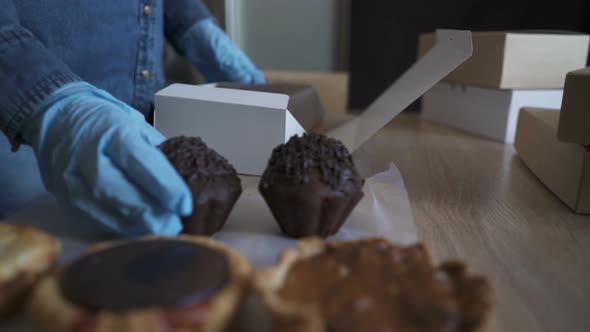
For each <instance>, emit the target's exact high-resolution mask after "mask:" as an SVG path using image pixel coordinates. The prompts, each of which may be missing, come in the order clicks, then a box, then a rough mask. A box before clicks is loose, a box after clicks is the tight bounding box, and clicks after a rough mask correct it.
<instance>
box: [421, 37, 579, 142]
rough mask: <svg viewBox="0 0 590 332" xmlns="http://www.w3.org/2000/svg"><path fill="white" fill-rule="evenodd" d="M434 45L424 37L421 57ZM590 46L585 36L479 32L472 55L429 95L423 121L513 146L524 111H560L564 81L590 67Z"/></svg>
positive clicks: (426, 97)
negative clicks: (571, 73)
mask: <svg viewBox="0 0 590 332" xmlns="http://www.w3.org/2000/svg"><path fill="white" fill-rule="evenodd" d="M433 43H434V35H432V34H423V35H421V36H420V42H419V50H418V53H419V55H420V56H421V55H423V54H424V53H425V52H426V51H427V50H428V49H429V48H430V47H431V46H432V44H433ZM589 43H590V37H589V36H587V35H580V34H539V33H524V32H523V33H517V32H478V33H474V34H473V56H472V57H471V59H469V60H467V61H466V62H465V63H464V64H463V65H461V66H460V67H459V68H457V69H456V70H455V71H453V72H452V73H451V74H450V75H448V76H447V77H446V78H445V80H444V81H443V82H441V83H439V84H437V85H436V86H435V87H434V88H433V89H431V90H430V91H429V92H428V93H426V94H425V95H424V97H423V99H422V103H423V107H422V116H423V118H425V119H427V120H431V121H434V122H438V123H442V124H445V125H448V126H451V127H455V128H459V129H462V130H465V131H468V132H471V133H474V134H476V135H480V136H484V137H488V138H491V139H494V140H497V141H501V142H504V143H513V142H514V137H515V133H516V125H517V120H518V114H519V111H520V109H521V108H522V107H524V106H532V107H549V108H559V107H560V105H561V99H562V95H563V84H564V81H565V76H566V74H567V73H568V72H569V71H572V70H574V69H577V68H581V67H584V66H585V65H586V60H587V55H588V46H589Z"/></svg>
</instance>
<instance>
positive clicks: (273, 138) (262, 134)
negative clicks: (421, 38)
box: [154, 30, 473, 175]
mask: <svg viewBox="0 0 590 332" xmlns="http://www.w3.org/2000/svg"><path fill="white" fill-rule="evenodd" d="M472 51H473V47H472V43H471V32H469V31H459V30H440V31H438V32H437V43H436V44H435V46H434V47H433V48H432V49H431V50H430V51H429V52H428V53H427V54H426V55H424V56H423V57H422V58H421V59H419V60H418V62H417V63H416V64H414V65H413V66H412V67H410V68H409V69H408V71H406V73H404V74H403V75H402V76H401V77H400V78H399V79H398V80H397V81H396V82H394V83H393V84H392V85H391V86H390V87H389V88H388V89H387V91H385V93H384V94H383V95H381V96H380V97H379V98H378V99H377V100H376V101H375V102H373V104H371V105H370V106H369V108H368V109H367V110H366V111H365V112H364V113H363V114H362V115H361V116H359V117H356V118H354V119H352V120H351V121H349V122H346V123H344V124H343V125H341V126H339V127H337V128H335V129H334V130H333V131H330V132H328V133H327V135H328V136H330V137H333V138H336V139H338V140H340V141H342V142H343V143H344V145H345V146H346V147H347V148H348V149H349V150H350V151H351V152H353V151H354V150H356V149H357V148H358V147H360V146H361V145H362V144H363V143H364V142H366V141H367V140H368V139H369V138H371V137H372V136H373V135H374V134H375V133H376V132H377V131H379V130H380V129H381V128H383V126H385V125H386V124H387V123H388V122H389V121H391V120H392V119H393V118H394V117H396V116H397V115H398V114H399V113H400V112H401V111H403V110H404V109H405V108H406V107H407V106H408V105H410V104H411V103H412V102H414V101H415V100H416V99H418V98H419V97H420V96H421V95H423V94H424V93H425V92H426V91H428V90H429V89H430V88H431V87H432V86H434V85H435V84H436V83H437V82H439V81H440V80H441V79H443V78H444V77H445V76H446V75H448V74H449V73H450V72H451V71H452V70H454V69H455V68H457V66H459V65H460V64H462V63H463V62H464V61H465V60H466V59H468V58H469V57H470V56H471V53H472ZM288 101H289V99H288V96H286V95H280V94H271V93H262V92H254V91H245V90H232V89H222V88H216V87H214V86H190V85H182V84H174V85H171V86H169V87H167V88H165V89H163V90H162V91H160V92H158V93H157V94H156V96H155V115H154V125H155V127H156V129H158V130H159V131H160V132H161V133H162V134H163V135H164V136H166V137H173V136H178V135H188V136H199V137H201V138H202V139H203V141H204V142H205V143H207V144H208V145H209V146H210V147H212V148H213V149H215V150H216V151H217V152H218V153H220V154H221V155H223V156H224V157H226V158H227V159H228V160H229V161H230V162H231V163H232V164H233V165H234V167H235V168H236V170H237V171H238V173H241V174H247V175H261V174H262V172H263V171H264V168H265V167H266V164H267V162H268V159H269V157H270V155H271V153H272V150H273V149H274V148H275V147H276V146H278V145H279V144H281V143H284V142H285V141H287V140H288V139H289V138H290V137H291V136H292V135H296V134H302V133H303V129H302V128H301V126H300V125H299V124H298V123H297V121H296V120H295V119H294V118H293V116H292V115H291V114H290V113H289V111H288V110H287V105H288Z"/></svg>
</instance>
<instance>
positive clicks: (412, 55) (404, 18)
mask: <svg viewBox="0 0 590 332" xmlns="http://www.w3.org/2000/svg"><path fill="white" fill-rule="evenodd" d="M350 13H351V31H350V33H351V40H350V60H349V61H350V64H349V66H350V95H349V103H350V107H351V109H353V110H354V109H356V110H360V109H365V108H366V107H367V106H368V105H369V104H370V103H371V102H372V101H373V100H374V99H375V98H377V97H378V96H379V95H380V94H381V93H382V92H383V91H384V90H385V89H386V88H387V87H388V86H389V85H390V84H391V83H392V82H393V81H394V80H395V79H396V78H397V77H399V76H400V75H401V74H402V73H403V72H404V71H405V70H406V69H407V68H408V67H409V66H410V65H411V64H413V63H414V62H415V60H416V49H417V42H418V35H419V34H420V33H422V32H430V31H434V30H435V29H437V28H452V29H467V30H473V31H490V30H528V29H541V30H568V31H578V32H585V33H589V32H590V0H561V1H547V0H413V1H395V0H352V1H351V10H350ZM417 108H418V106H417V104H414V105H412V106H411V107H410V109H412V110H416V109H417Z"/></svg>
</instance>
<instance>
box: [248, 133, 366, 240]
mask: <svg viewBox="0 0 590 332" xmlns="http://www.w3.org/2000/svg"><path fill="white" fill-rule="evenodd" d="M363 184H364V179H363V178H362V177H361V176H360V175H359V173H358V171H357V170H356V168H355V166H354V163H353V161H352V156H351V155H350V153H349V152H348V150H347V149H346V147H345V146H344V145H343V144H342V143H341V142H339V141H337V140H335V139H332V138H328V137H326V136H323V135H318V134H304V135H303V136H301V137H299V136H293V137H291V139H289V141H288V142H287V143H286V144H282V145H280V146H278V147H277V148H275V149H274V150H273V152H272V156H271V157H270V160H269V162H268V166H267V167H266V170H265V171H264V174H263V175H262V179H261V180H260V185H259V190H260V193H261V194H262V196H263V197H264V200H265V201H266V203H267V204H268V206H269V208H270V210H271V212H272V214H273V216H274V217H275V219H276V220H277V222H278V224H279V226H280V227H281V230H282V231H283V232H284V233H286V234H287V235H289V236H291V237H294V238H300V237H305V236H314V235H315V236H320V237H328V236H331V235H334V234H336V232H338V230H339V229H340V227H341V226H342V224H344V222H345V220H346V218H347V217H348V216H349V215H350V213H351V212H352V210H353V209H354V207H355V206H356V205H357V203H358V202H359V201H360V200H361V198H362V197H363V191H362V187H363Z"/></svg>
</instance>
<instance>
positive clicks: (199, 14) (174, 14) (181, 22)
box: [164, 0, 213, 51]
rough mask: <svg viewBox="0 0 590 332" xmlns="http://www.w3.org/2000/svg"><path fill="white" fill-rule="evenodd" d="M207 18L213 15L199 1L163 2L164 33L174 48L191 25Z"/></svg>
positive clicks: (179, 0)
mask: <svg viewBox="0 0 590 332" xmlns="http://www.w3.org/2000/svg"><path fill="white" fill-rule="evenodd" d="M208 18H209V19H210V18H213V15H212V14H211V12H210V11H209V9H208V8H207V6H206V5H205V4H204V3H203V1H201V0H164V32H165V34H166V37H167V38H168V40H169V41H170V42H171V43H172V45H173V46H174V47H178V46H179V45H180V44H181V40H182V39H183V37H184V35H185V34H186V32H187V31H188V30H189V29H190V28H191V27H192V26H193V25H195V24H197V23H198V22H200V21H201V20H204V19H208ZM180 51H182V50H180Z"/></svg>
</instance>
